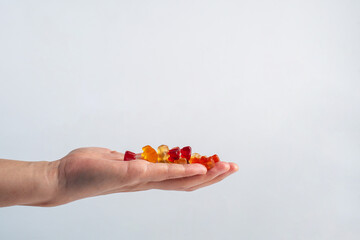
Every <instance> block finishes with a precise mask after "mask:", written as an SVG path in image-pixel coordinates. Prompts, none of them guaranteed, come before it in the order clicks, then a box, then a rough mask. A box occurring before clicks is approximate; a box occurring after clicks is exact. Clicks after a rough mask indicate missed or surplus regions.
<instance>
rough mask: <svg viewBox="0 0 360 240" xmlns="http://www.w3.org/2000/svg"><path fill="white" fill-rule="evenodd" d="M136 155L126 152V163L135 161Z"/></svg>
mask: <svg viewBox="0 0 360 240" xmlns="http://www.w3.org/2000/svg"><path fill="white" fill-rule="evenodd" d="M135 159H136V154H135V153H133V152H130V151H126V152H125V155H124V161H130V160H135Z"/></svg>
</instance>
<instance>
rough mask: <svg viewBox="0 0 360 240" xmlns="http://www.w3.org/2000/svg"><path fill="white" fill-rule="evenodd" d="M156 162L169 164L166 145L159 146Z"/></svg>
mask: <svg viewBox="0 0 360 240" xmlns="http://www.w3.org/2000/svg"><path fill="white" fill-rule="evenodd" d="M157 154H158V162H159V163H169V161H168V159H169V157H170V155H169V147H168V146H166V145H160V146H159V147H158V150H157Z"/></svg>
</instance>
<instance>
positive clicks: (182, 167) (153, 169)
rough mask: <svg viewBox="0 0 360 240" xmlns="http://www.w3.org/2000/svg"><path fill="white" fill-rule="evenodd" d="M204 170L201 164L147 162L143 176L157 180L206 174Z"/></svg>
mask: <svg viewBox="0 0 360 240" xmlns="http://www.w3.org/2000/svg"><path fill="white" fill-rule="evenodd" d="M206 172H207V170H206V167H204V166H203V165H201V164H170V163H149V164H148V165H147V167H146V170H145V173H144V178H145V180H146V181H149V182H159V181H164V180H167V179H174V178H184V177H191V176H195V175H201V174H206Z"/></svg>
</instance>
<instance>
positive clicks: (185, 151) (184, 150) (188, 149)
mask: <svg viewBox="0 0 360 240" xmlns="http://www.w3.org/2000/svg"><path fill="white" fill-rule="evenodd" d="M181 157H183V158H186V160H188V161H189V160H190V158H191V147H190V146H186V147H183V148H182V149H181Z"/></svg>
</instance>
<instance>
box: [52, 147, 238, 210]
mask: <svg viewBox="0 0 360 240" xmlns="http://www.w3.org/2000/svg"><path fill="white" fill-rule="evenodd" d="M59 161H60V163H59V171H58V172H59V174H58V178H59V191H58V192H59V193H58V196H59V197H58V199H59V200H58V203H57V204H59V205H60V204H64V203H67V202H71V201H75V200H78V199H81V198H86V197H92V196H98V195H104V194H109V193H118V192H133V191H141V190H149V189H163V190H179V191H193V190H196V189H199V188H202V187H205V186H208V185H211V184H214V183H216V182H219V181H221V180H223V179H224V178H226V177H227V176H229V175H230V174H232V173H234V172H236V171H237V170H238V166H237V165H236V164H235V163H227V162H218V163H216V164H215V167H214V168H212V169H210V170H209V171H207V170H206V168H205V167H204V166H202V165H200V164H167V163H150V162H147V161H144V160H132V161H124V154H122V153H119V152H116V151H111V150H110V149H107V148H98V147H90V148H79V149H75V150H73V151H71V152H70V153H69V154H68V155H66V156H65V157H63V158H62V159H60V160H59Z"/></svg>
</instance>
